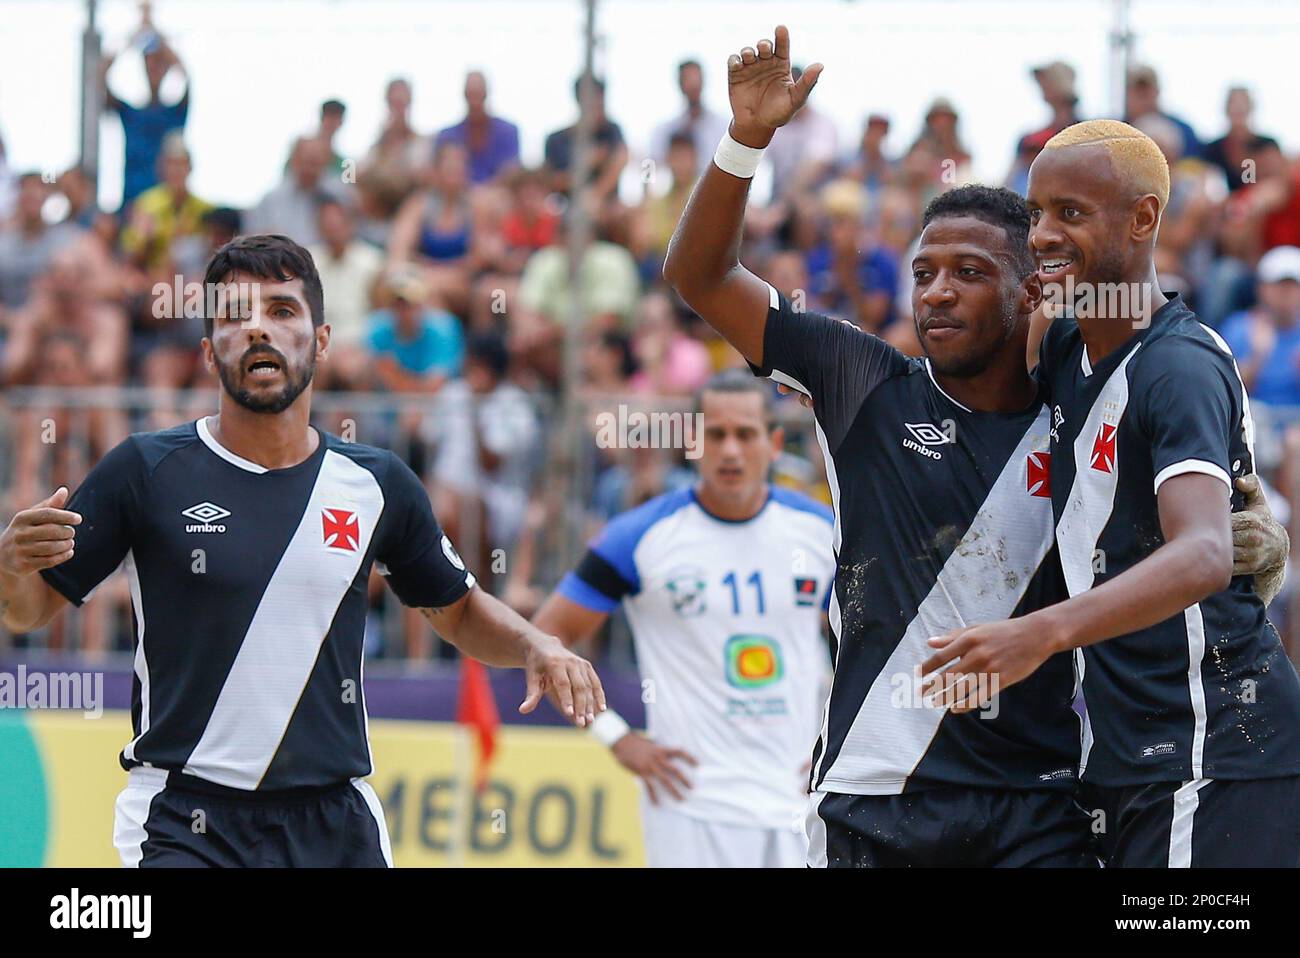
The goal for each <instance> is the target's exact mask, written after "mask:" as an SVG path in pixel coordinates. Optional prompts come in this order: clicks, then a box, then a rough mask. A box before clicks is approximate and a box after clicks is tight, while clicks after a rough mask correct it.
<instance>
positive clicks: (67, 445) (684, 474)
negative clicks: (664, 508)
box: [0, 387, 823, 667]
mask: <svg viewBox="0 0 1300 958" xmlns="http://www.w3.org/2000/svg"><path fill="white" fill-rule="evenodd" d="M217 399H218V394H217V392H216V390H215V389H193V390H179V391H170V390H155V389H147V388H141V387H121V388H107V387H96V388H82V389H51V388H14V389H9V390H6V391H5V392H4V393H0V522H4V523H7V522H8V521H9V519H10V518H11V517H12V514H13V512H15V511H16V510H17V509H19V508H25V507H27V506H30V505H32V504H34V503H35V502H39V501H40V500H42V499H44V498H46V497H47V496H49V495H50V494H51V492H53V491H54V489H55V488H57V487H58V486H59V485H61V484H62V485H67V486H69V488H71V489H74V490H75V489H76V488H77V486H78V485H79V484H80V483H81V481H82V480H83V479H84V477H85V475H86V474H87V473H88V472H89V470H90V469H91V468H92V467H93V466H94V465H95V463H97V462H98V461H99V460H100V459H101V458H102V457H103V456H104V455H105V454H106V453H107V452H108V451H109V450H110V449H111V448H113V446H115V445H116V444H117V443H118V442H120V441H122V440H123V439H125V438H126V436H127V435H129V434H130V433H133V432H140V431H151V430H156V429H162V428H167V427H169V426H173V425H177V424H180V423H183V422H188V421H192V420H194V419H197V418H200V417H203V416H207V415H211V414H213V413H215V412H216V410H217ZM513 401H514V402H515V403H516V404H517V405H516V406H515V409H516V413H517V412H518V411H519V409H521V408H523V409H526V412H527V415H529V416H531V419H532V423H533V426H534V428H533V429H531V430H529V429H528V428H526V427H525V428H523V429H522V430H520V432H521V433H523V434H528V433H531V435H528V436H527V442H526V443H525V446H524V448H521V449H512V450H510V453H511V455H512V456H513V459H512V461H511V462H510V463H509V464H508V466H507V468H508V469H509V470H510V471H511V476H512V482H513V484H514V485H513V486H511V485H510V483H505V485H506V486H507V488H506V489H505V490H504V491H503V490H502V488H501V486H502V483H501V482H496V483H494V484H489V483H484V482H483V479H482V475H469V476H464V475H460V474H459V473H458V471H457V470H458V469H464V470H466V471H470V472H473V471H474V470H475V469H476V468H477V466H476V463H474V462H472V461H470V462H469V464H468V466H466V465H465V462H466V459H465V455H464V449H463V448H462V449H461V450H459V452H458V453H456V454H453V453H452V452H451V451H449V450H448V448H447V444H448V443H449V442H455V443H459V444H460V445H461V446H462V447H463V446H464V443H465V442H466V439H465V436H466V435H467V434H466V432H465V427H466V425H467V423H468V425H469V428H470V431H471V433H470V434H472V435H473V436H474V437H475V441H477V438H479V437H480V436H481V434H482V430H483V429H484V428H487V429H492V428H495V427H496V426H498V425H499V424H500V422H499V420H500V419H501V417H502V416H503V415H507V414H508V413H503V412H502V411H501V410H500V409H499V408H498V409H495V410H494V409H493V408H492V407H491V405H490V404H491V403H492V402H493V400H492V399H484V398H481V397H475V396H472V395H467V394H466V393H465V392H464V391H460V392H456V391H454V390H453V391H443V392H439V393H435V394H433V395H427V396H425V395H410V394H392V393H370V392H331V391H321V392H317V393H315V394H314V395H313V397H312V422H313V424H314V425H316V426H317V427H318V428H320V429H322V430H325V431H327V432H330V433H333V434H335V435H338V436H340V437H341V438H343V439H344V440H346V441H350V442H361V443H366V444H369V445H375V446H380V447H383V448H388V449H392V450H393V451H394V452H396V453H397V454H398V455H399V457H401V458H402V459H403V460H404V461H406V462H407V464H408V465H410V466H411V467H412V468H413V469H414V470H415V471H416V473H417V474H418V475H419V476H420V478H421V479H422V480H423V481H424V483H425V485H426V488H427V489H428V490H429V493H430V498H431V500H432V502H433V504H434V508H435V512H436V513H437V515H438V518H439V520H440V521H441V522H442V524H443V525H444V526H445V527H446V528H447V530H448V532H449V534H451V535H452V537H453V539H454V541H455V542H456V544H457V548H458V549H459V551H460V552H461V554H462V555H463V556H464V557H465V558H466V560H467V562H469V563H470V564H471V568H472V569H473V571H474V572H475V574H476V576H477V577H478V579H479V581H480V582H481V583H482V584H483V586H484V587H485V588H487V589H489V590H490V591H492V592H493V593H494V594H497V595H498V596H501V597H503V598H506V599H507V601H510V602H511V604H513V605H515V606H516V607H517V608H519V609H520V611H522V612H524V613H525V614H528V613H531V611H533V610H534V609H535V607H536V605H537V604H538V603H539V602H540V600H541V599H542V598H544V596H545V594H546V593H547V591H549V589H551V588H552V587H553V586H554V584H555V583H556V582H557V581H558V580H559V578H560V577H561V576H562V575H563V573H564V572H565V571H566V570H567V569H569V568H571V567H572V566H573V564H574V563H575V562H576V561H577V560H578V559H579V558H580V557H581V553H582V550H583V548H584V546H585V543H586V541H587V539H588V538H590V536H592V535H594V534H595V533H596V532H597V531H598V530H599V528H600V526H601V525H602V524H603V522H604V521H606V520H607V519H608V518H610V517H611V516H612V515H613V514H616V513H617V512H618V511H622V509H623V508H627V507H630V506H632V505H635V504H637V502H638V501H640V500H641V499H643V498H645V497H647V496H648V495H649V494H651V493H653V492H656V491H663V490H664V488H666V486H667V485H668V484H670V483H672V484H677V483H681V482H684V481H689V472H688V470H689V468H690V466H691V462H690V460H689V459H688V458H687V457H686V455H685V454H684V450H683V449H681V448H647V449H640V450H629V449H626V448H613V449H602V448H601V447H600V445H599V439H600V438H601V437H600V429H599V425H598V424H599V421H600V420H599V417H600V416H601V415H602V414H603V415H605V416H607V417H609V418H611V419H613V420H615V421H617V417H618V416H619V414H620V409H619V407H620V406H622V407H623V409H624V413H627V412H628V411H630V412H646V413H653V414H677V415H682V414H689V413H690V412H691V411H692V409H693V401H692V400H691V399H690V398H689V397H650V396H643V395H628V396H606V397H601V398H600V399H586V400H582V401H580V403H579V408H580V410H581V412H580V415H579V416H578V417H577V419H578V421H579V422H580V423H581V425H580V426H578V427H577V432H576V434H575V433H574V432H573V430H572V429H566V417H564V416H562V415H561V414H560V406H559V404H558V403H557V402H556V401H555V400H554V399H553V397H550V396H548V395H545V394H533V393H524V392H522V391H520V392H518V393H516V394H514V399H513ZM493 416H495V417H496V418H495V419H492V418H486V419H484V418H483V417H493ZM776 416H777V421H778V423H780V424H781V425H783V426H784V427H785V428H786V433H787V440H786V444H787V447H789V448H790V449H792V450H794V451H793V452H792V453H789V454H786V455H784V456H783V457H782V459H781V461H780V462H779V463H778V471H779V472H780V473H781V475H782V476H783V477H784V479H785V480H786V481H788V482H792V483H795V484H801V485H804V486H805V487H809V488H815V487H816V486H817V485H818V483H819V482H820V477H821V476H822V475H823V473H822V471H821V468H820V458H821V457H820V452H819V451H818V447H817V443H816V438H815V435H814V433H813V427H812V417H811V414H810V413H809V412H808V411H807V410H806V409H802V408H801V407H799V406H798V405H797V404H795V403H780V404H778V406H777V412H776ZM457 423H459V427H458V426H457ZM458 464H460V465H459V466H458ZM561 464H563V466H562V465H561ZM560 468H567V469H572V470H573V471H574V472H575V473H576V475H574V476H570V477H565V478H566V479H571V480H572V481H564V482H561V481H560V479H561V477H560V476H558V475H557V472H556V470H557V469H560ZM611 469H612V470H615V471H616V472H617V471H618V470H622V471H623V473H624V474H625V476H624V478H625V481H617V480H619V479H620V476H617V475H613V474H611V473H610V472H609V470H611ZM602 477H603V478H602ZM611 480H615V481H611ZM485 485H492V491H491V493H490V494H488V495H484V493H485V491H486V490H485V489H484V488H483V487H484V486H485ZM656 485H657V486H658V488H657V489H656ZM511 488H513V489H515V490H516V494H515V495H513V496H511V495H510V494H509V492H510V490H511ZM629 488H631V489H636V490H638V492H637V495H636V498H635V499H632V500H628V499H627V493H626V490H627V489H629ZM566 489H569V490H576V494H574V495H571V496H568V497H566V496H565V493H564V490H566ZM620 491H621V492H622V497H620ZM475 493H478V494H475ZM485 498H486V499H489V500H490V501H489V502H486V503H485V502H484V499H485ZM114 580H117V581H114ZM128 602H129V600H128V596H127V590H126V587H125V583H124V581H122V577H121V575H120V573H118V574H117V575H116V576H115V577H113V578H111V579H110V580H106V582H105V583H104V585H103V586H101V588H100V589H99V590H97V592H96V594H95V597H94V598H92V600H91V601H89V602H87V603H86V606H85V607H83V608H81V609H75V608H69V609H68V610H67V612H66V614H64V615H62V616H60V618H59V619H57V620H56V621H55V622H54V623H52V624H51V626H49V627H47V628H46V629H44V630H42V631H41V632H40V633H34V634H32V635H29V636H23V637H20V638H18V639H17V640H15V639H14V638H13V637H8V636H7V635H6V633H4V631H3V629H0V648H3V647H4V646H5V645H6V644H8V643H12V642H14V641H17V642H18V643H19V644H20V645H21V646H22V647H25V648H31V649H41V650H55V651H62V650H66V651H71V650H81V651H90V652H92V653H94V654H103V655H109V654H113V653H115V652H116V653H119V654H124V653H125V652H126V651H127V650H129V648H130V645H129V643H130V637H131V635H132V620H131V615H130V611H129V604H128ZM373 603H374V608H373V610H372V611H373V614H372V616H371V622H370V625H369V626H368V636H367V650H368V653H369V654H371V655H373V656H376V657H378V658H380V659H387V660H419V659H425V658H434V659H437V658H445V657H448V656H450V655H451V651H450V649H449V647H448V646H446V645H445V644H444V643H442V642H441V640H439V639H437V637H436V636H435V635H434V634H433V633H432V631H431V630H429V629H428V626H427V624H426V623H425V622H424V620H423V619H422V618H420V617H418V616H413V615H410V614H409V613H407V612H405V611H404V610H403V609H402V608H401V607H400V606H399V604H398V603H397V601H396V599H395V597H393V596H392V595H391V594H389V593H388V592H387V590H385V589H382V588H376V589H375V590H374V595H373ZM603 643H604V647H603V648H602V650H601V651H602V652H603V654H605V655H607V656H608V657H609V658H610V659H611V660H613V662H614V663H615V664H616V665H626V666H629V667H630V666H631V665H632V664H633V662H634V658H633V653H632V649H631V642H630V637H629V635H628V632H627V629H626V624H625V622H623V620H622V617H621V616H616V617H615V618H614V620H613V621H612V622H611V626H610V628H609V629H608V630H607V634H606V636H605V637H604V639H603Z"/></svg>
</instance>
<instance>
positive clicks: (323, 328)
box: [316, 323, 330, 362]
mask: <svg viewBox="0 0 1300 958" xmlns="http://www.w3.org/2000/svg"><path fill="white" fill-rule="evenodd" d="M329 352H330V324H329V323H321V324H320V325H319V326H317V327H316V362H320V361H321V360H322V359H325V358H326V357H327V356H328V355H329Z"/></svg>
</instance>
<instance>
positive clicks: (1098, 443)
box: [1088, 422, 1115, 472]
mask: <svg viewBox="0 0 1300 958" xmlns="http://www.w3.org/2000/svg"><path fill="white" fill-rule="evenodd" d="M1088 464H1089V465H1090V466H1092V468H1094V469H1096V470H1097V471H1098V472H1114V471H1115V427H1114V426H1112V425H1111V424H1110V423H1108V422H1104V423H1102V424H1101V428H1100V429H1098V430H1097V438H1096V439H1095V440H1094V441H1093V443H1092V460H1091V461H1090V462H1089V463H1088Z"/></svg>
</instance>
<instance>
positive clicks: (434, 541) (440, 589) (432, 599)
mask: <svg viewBox="0 0 1300 958" xmlns="http://www.w3.org/2000/svg"><path fill="white" fill-rule="evenodd" d="M390 455H391V456H392V459H391V462H390V463H389V467H388V474H387V477H386V481H385V483H384V516H385V523H384V530H383V534H382V535H381V536H380V539H379V544H378V545H377V546H376V548H375V562H376V563H377V568H378V570H379V573H380V574H381V575H386V576H387V577H388V584H389V585H390V586H391V587H392V589H393V592H395V593H396V594H397V597H398V598H399V599H401V600H402V603H403V604H404V605H407V606H410V607H411V608H415V609H439V608H442V607H443V606H446V605H451V604H452V603H453V602H455V601H456V600H457V599H459V598H460V597H461V596H463V595H464V594H465V593H466V592H468V591H469V590H470V589H471V588H473V586H474V576H473V574H472V573H470V572H468V571H466V569H465V563H464V561H463V560H462V559H461V557H460V556H459V555H458V554H457V552H456V549H455V547H454V546H453V545H452V544H451V540H450V539H449V538H447V535H446V534H445V533H444V532H443V531H442V526H440V525H439V524H438V519H437V517H436V516H434V514H433V508H432V507H431V506H430V505H429V495H428V493H426V492H425V491H424V486H423V485H422V484H421V483H420V480H419V478H418V477H417V476H416V475H415V473H414V472H412V471H411V468H410V467H409V466H408V465H407V464H406V463H404V462H402V460H401V459H399V458H398V457H397V456H396V455H392V454H391V453H390Z"/></svg>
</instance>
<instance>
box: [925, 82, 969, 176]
mask: <svg viewBox="0 0 1300 958" xmlns="http://www.w3.org/2000/svg"><path fill="white" fill-rule="evenodd" d="M960 123H961V121H960V118H959V117H958V115H957V108H956V107H955V106H953V105H952V101H951V100H949V99H948V98H947V97H946V96H941V97H936V98H935V99H934V101H933V102H931V104H930V107H929V109H927V110H926V111H925V122H924V124H922V126H921V132H920V134H919V135H918V136H917V138H916V141H915V142H914V143H913V144H912V147H913V149H915V148H916V146H917V145H918V144H924V145H925V146H927V147H928V148H929V150H930V153H931V154H932V155H933V156H934V158H935V160H936V162H937V169H936V172H935V180H936V182H938V183H942V184H943V188H944V189H950V188H951V187H953V186H956V185H958V184H960V183H964V182H966V180H967V178H968V177H967V171H968V170H969V169H970V162H971V156H970V152H969V151H968V150H967V149H966V146H965V144H964V143H962V139H961V133H960V132H959V131H958V129H957V128H958V126H959V125H960Z"/></svg>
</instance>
